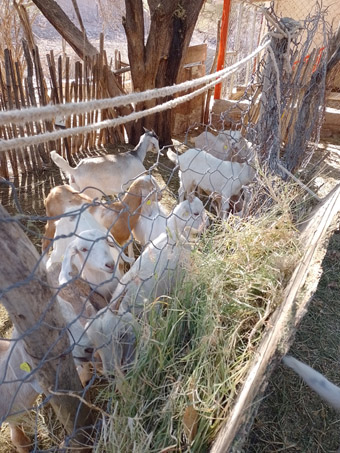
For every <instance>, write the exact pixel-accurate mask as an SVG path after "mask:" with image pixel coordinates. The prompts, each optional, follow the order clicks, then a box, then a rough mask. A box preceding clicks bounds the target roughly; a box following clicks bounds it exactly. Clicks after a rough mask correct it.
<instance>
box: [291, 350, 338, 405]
mask: <svg viewBox="0 0 340 453" xmlns="http://www.w3.org/2000/svg"><path fill="white" fill-rule="evenodd" d="M283 363H284V364H285V365H286V366H288V367H289V368H292V369H293V370H294V371H295V372H296V373H297V374H298V375H299V376H300V377H302V379H303V380H304V381H305V382H306V384H307V385H309V387H310V388H311V389H313V390H314V391H315V392H316V393H317V394H318V395H319V396H320V397H321V398H322V399H324V400H325V401H326V402H327V403H328V404H329V405H330V406H332V407H334V409H338V410H340V388H339V387H337V386H336V385H334V384H332V382H330V381H329V380H328V379H326V378H325V377H324V376H323V375H322V374H321V373H319V372H318V371H315V370H314V369H313V368H311V367H310V366H308V365H306V364H305V363H302V362H300V360H297V359H295V358H294V357H291V356H289V355H287V356H285V357H284V358H283Z"/></svg>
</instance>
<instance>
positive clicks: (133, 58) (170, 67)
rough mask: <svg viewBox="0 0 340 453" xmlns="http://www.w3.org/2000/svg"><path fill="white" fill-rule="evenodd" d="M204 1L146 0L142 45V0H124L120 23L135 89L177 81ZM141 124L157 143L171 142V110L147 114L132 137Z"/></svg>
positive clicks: (137, 133)
mask: <svg viewBox="0 0 340 453" xmlns="http://www.w3.org/2000/svg"><path fill="white" fill-rule="evenodd" d="M203 3H204V0H177V1H173V2H169V1H168V0H161V1H160V0H148V4H149V9H150V17H151V24H150V32H149V35H148V39H147V42H146V44H145V45H144V41H145V36H144V33H145V31H144V19H143V4H142V0H125V6H126V17H125V18H124V19H123V25H124V28H125V33H126V37H127V41H128V54H129V62H130V66H131V77H132V82H133V86H134V90H135V91H144V90H146V89H152V88H161V87H165V86H168V85H173V84H174V83H176V80H177V76H178V73H179V70H180V68H181V64H182V60H183V56H184V54H185V51H186V49H187V47H188V45H189V43H190V40H191V36H192V33H193V31H194V27H195V24H196V22H197V18H198V14H199V12H200V10H201V8H202V6H203ZM166 100H169V98H168V99H164V98H161V99H159V100H153V101H151V102H146V103H143V104H142V103H141V104H140V105H138V106H137V108H138V110H144V109H145V108H148V107H151V106H153V105H156V104H157V103H163V102H165V101H166ZM142 126H145V127H147V128H149V129H154V131H155V132H156V133H157V134H158V136H159V138H160V144H161V146H162V145H168V144H170V143H171V110H167V111H165V112H162V113H159V114H157V115H153V116H150V117H146V118H145V119H143V120H141V121H138V122H137V123H135V124H134V126H133V133H132V137H133V139H134V140H136V139H137V137H139V136H140V134H141V131H142Z"/></svg>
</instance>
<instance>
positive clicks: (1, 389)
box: [0, 297, 93, 453]
mask: <svg viewBox="0 0 340 453" xmlns="http://www.w3.org/2000/svg"><path fill="white" fill-rule="evenodd" d="M57 303H58V304H59V306H60V309H61V311H62V314H63V317H64V319H65V323H66V325H67V326H68V329H67V332H68V336H69V340H70V346H71V349H72V354H73V357H74V360H75V364H76V365H80V364H82V363H83V361H89V360H91V358H92V355H93V348H91V346H90V344H91V343H90V340H89V338H88V337H87V334H86V332H85V331H84V327H83V326H82V325H81V324H80V322H79V320H78V319H77V316H76V315H75V312H74V310H73V308H72V305H71V304H69V303H68V302H67V301H65V300H63V299H61V298H59V297H58V298H57ZM29 361H30V359H29V356H28V355H27V353H26V351H25V347H24V342H23V340H22V339H20V338H19V334H18V332H17V330H16V329H15V328H14V329H13V332H12V337H11V340H10V341H8V340H1V341H0V425H1V424H2V423H3V422H5V421H6V422H7V423H8V424H9V427H10V435H11V440H12V443H13V445H14V446H15V447H16V449H17V451H18V452H19V453H29V451H30V450H31V449H30V448H29V445H30V440H29V438H28V437H27V436H26V435H25V433H24V432H23V430H22V428H21V427H20V422H21V421H22V419H23V417H24V415H25V413H26V412H27V411H28V410H30V409H31V408H32V407H33V405H34V403H35V400H36V399H37V397H38V395H39V394H40V393H42V389H41V387H40V385H39V383H38V380H37V378H36V377H35V375H34V371H32V372H31V371H30V365H29Z"/></svg>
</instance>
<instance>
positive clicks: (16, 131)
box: [8, 52, 26, 173]
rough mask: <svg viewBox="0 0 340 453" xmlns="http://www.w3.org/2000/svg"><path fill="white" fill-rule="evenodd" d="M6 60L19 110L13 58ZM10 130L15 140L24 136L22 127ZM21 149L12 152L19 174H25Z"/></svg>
mask: <svg viewBox="0 0 340 453" xmlns="http://www.w3.org/2000/svg"><path fill="white" fill-rule="evenodd" d="M8 59H9V70H10V77H11V80H12V87H13V96H14V104H15V108H16V109H20V108H21V104H20V100H19V87H18V82H17V78H16V74H15V69H14V63H13V58H12V53H11V52H9V53H8ZM12 130H13V136H14V137H15V138H17V137H19V136H21V137H24V136H25V130H24V128H23V126H22V125H20V126H16V125H14V124H13V125H12ZM25 150H26V149H25ZM25 150H24V149H23V148H17V149H15V150H14V151H13V152H15V153H16V155H17V159H18V163H19V167H20V172H21V173H25V172H26V166H25V162H24V151H25Z"/></svg>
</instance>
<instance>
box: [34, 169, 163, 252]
mask: <svg viewBox="0 0 340 453" xmlns="http://www.w3.org/2000/svg"><path fill="white" fill-rule="evenodd" d="M160 199H161V192H160V188H159V186H158V184H157V182H156V180H155V179H154V178H153V177H152V176H151V175H143V176H140V177H139V178H137V179H136V180H135V181H133V183H132V184H131V186H130V188H129V189H128V191H127V192H126V193H125V194H124V195H122V196H121V199H120V200H119V201H115V202H113V203H105V204H103V203H98V202H93V200H92V199H91V198H90V197H88V196H87V195H84V194H82V193H79V192H77V191H75V190H74V189H73V188H72V187H71V186H69V185H63V186H57V187H54V188H53V189H51V191H50V193H49V194H48V196H47V197H46V199H45V200H44V204H45V209H46V215H47V217H48V219H47V222H46V227H45V236H44V239H43V241H42V250H43V251H44V250H45V249H46V248H47V247H48V245H49V243H50V242H51V240H52V239H53V237H54V235H55V223H56V221H57V218H58V217H60V216H62V215H63V214H64V213H65V212H66V210H67V209H69V208H73V209H77V208H80V207H81V206H83V205H88V211H89V212H90V213H91V214H92V215H93V216H94V218H95V219H96V220H97V221H98V223H99V224H101V225H102V226H104V227H105V228H107V229H109V230H110V233H111V234H112V236H113V237H114V238H115V240H116V241H117V242H118V243H119V244H121V245H123V244H125V243H126V242H127V241H128V240H129V238H130V237H131V231H132V230H133V228H134V227H135V225H136V223H137V221H138V219H139V216H140V212H141V208H142V205H144V204H146V203H147V202H149V200H150V202H153V201H157V200H160Z"/></svg>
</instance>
